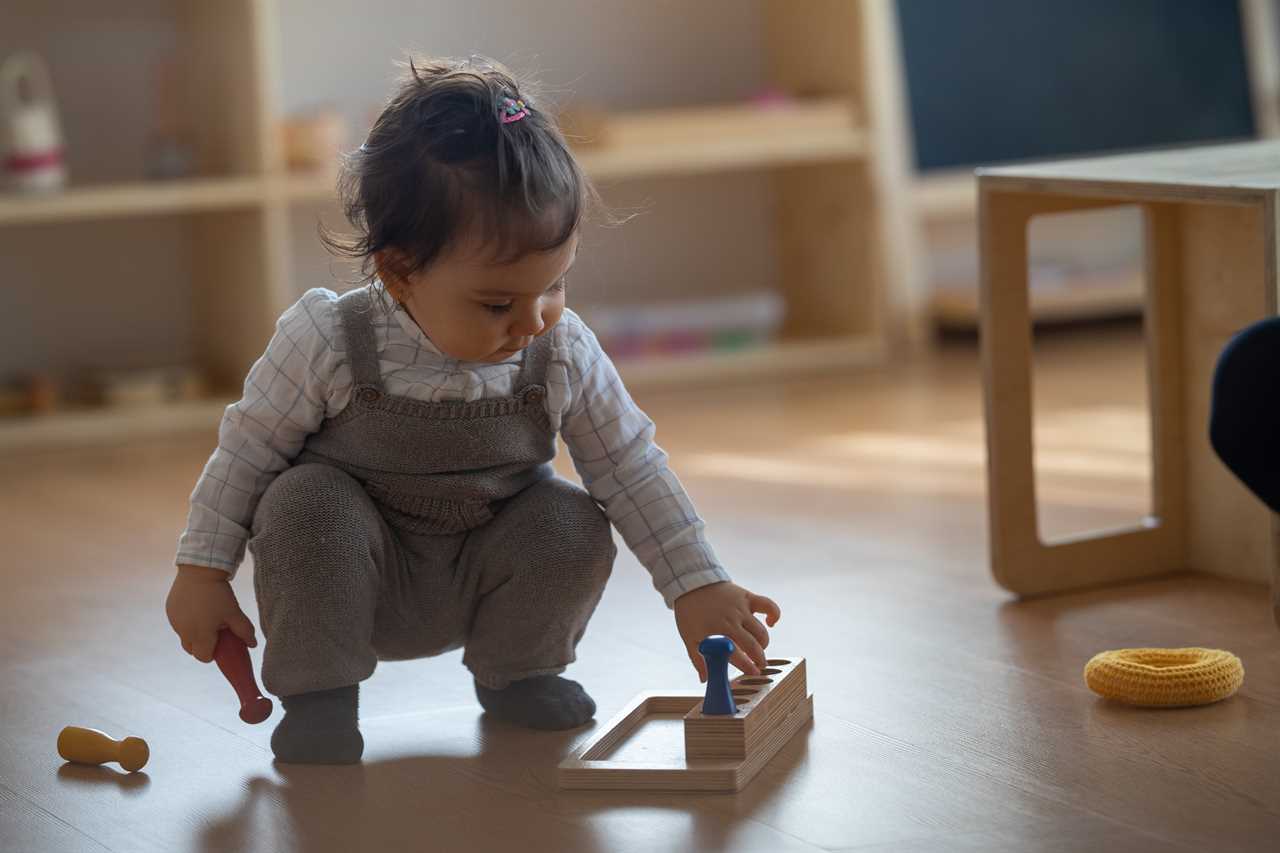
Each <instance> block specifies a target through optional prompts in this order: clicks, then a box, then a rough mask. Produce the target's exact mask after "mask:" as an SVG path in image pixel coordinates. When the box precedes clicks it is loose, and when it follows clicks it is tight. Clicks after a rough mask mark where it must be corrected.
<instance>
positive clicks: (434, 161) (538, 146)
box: [321, 58, 594, 281]
mask: <svg viewBox="0 0 1280 853" xmlns="http://www.w3.org/2000/svg"><path fill="white" fill-rule="evenodd" d="M508 98H510V99H512V100H515V101H523V102H524V103H525V104H526V105H527V109H526V115H525V116H524V117H523V118H521V119H520V120H519V121H512V122H509V123H505V124H504V123H503V122H502V120H501V115H502V112H503V109H504V106H505V105H506V103H507V99H508ZM338 189H339V193H340V195H341V198H342V205H343V210H344V212H345V213H346V215H347V219H348V220H349V221H350V223H351V225H352V226H353V227H354V228H355V229H356V233H355V234H353V235H334V234H331V233H328V232H325V231H322V234H321V239H322V240H323V241H324V242H325V244H326V245H327V246H328V247H329V248H330V249H331V250H332V251H334V252H335V253H337V254H340V255H343V256H345V257H349V258H353V259H358V260H360V262H361V272H362V274H363V276H364V280H365V281H369V280H372V279H373V277H374V276H375V275H376V268H375V255H376V254H377V253H379V252H382V251H383V250H393V252H392V255H393V256H394V257H395V258H396V267H395V268H394V269H393V272H394V273H395V274H396V275H399V276H402V277H403V276H408V275H410V274H412V273H415V272H418V271H420V270H423V269H425V268H426V267H427V266H429V265H430V264H431V262H432V261H434V260H436V259H437V258H438V257H439V256H440V254H441V253H442V252H443V251H445V249H446V248H447V247H448V245H449V244H450V243H451V242H452V241H453V240H454V239H456V238H457V237H459V236H460V235H461V234H462V233H464V231H465V230H466V229H469V228H472V227H478V228H480V229H481V231H480V233H481V234H482V235H483V238H484V241H485V243H486V245H488V246H491V247H492V249H493V253H494V259H495V262H506V261H512V260H515V259H517V258H519V257H521V256H523V255H525V254H527V253H530V252H539V251H549V250H551V249H555V248H558V247H559V246H561V245H563V244H564V243H565V242H566V241H567V240H569V238H570V237H571V236H572V235H573V233H574V231H575V230H576V229H577V227H578V225H579V223H580V221H581V220H582V218H583V216H584V213H585V209H586V207H587V205H588V203H589V201H590V199H591V198H593V197H594V190H593V189H592V187H591V184H590V182H589V181H588V180H587V178H586V176H585V175H584V174H583V172H582V169H581V167H579V165H578V162H577V161H576V160H575V159H574V157H573V154H572V152H570V150H569V147H568V145H567V144H566V143H565V140H564V137H563V136H562V135H561V133H560V130H559V128H558V127H557V126H556V123H555V120H554V119H553V118H552V116H551V115H549V114H547V113H546V112H544V111H543V110H542V109H540V108H539V105H538V103H537V102H536V101H533V100H531V98H530V96H529V94H528V93H526V92H523V91H522V90H521V88H520V86H519V85H518V84H517V82H516V80H515V78H514V77H513V76H512V75H511V74H510V73H509V72H508V71H507V70H506V69H504V68H502V66H500V65H498V64H497V63H494V62H490V61H489V60H484V59H475V58H473V59H470V60H465V61H459V60H449V59H427V60H413V59H411V60H409V61H408V63H407V64H406V73H405V75H404V77H403V78H402V79H401V81H400V84H399V87H398V88H397V90H396V92H395V94H394V95H393V96H392V97H391V100H390V101H389V102H388V103H387V106H386V107H385V108H384V109H383V111H382V113H381V115H379V116H378V118H377V120H376V121H375V122H374V124H373V128H372V129H371V130H370V131H369V136H368V138H367V139H366V140H365V143H364V144H363V145H361V146H360V148H359V149H358V150H356V151H354V152H352V153H350V154H349V155H347V156H346V157H345V158H344V161H343V167H342V171H341V174H340V177H339V183H338Z"/></svg>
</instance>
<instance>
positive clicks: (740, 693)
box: [733, 687, 760, 699]
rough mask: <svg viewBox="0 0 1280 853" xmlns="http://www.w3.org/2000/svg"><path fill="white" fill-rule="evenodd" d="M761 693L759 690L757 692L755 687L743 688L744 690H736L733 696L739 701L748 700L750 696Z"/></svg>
mask: <svg viewBox="0 0 1280 853" xmlns="http://www.w3.org/2000/svg"><path fill="white" fill-rule="evenodd" d="M759 692H760V691H759V690H756V689H755V688H754V687H743V688H739V689H735V690H734V691H733V695H734V697H735V698H738V699H745V698H747V697H748V696H754V695H755V694H757V693H759Z"/></svg>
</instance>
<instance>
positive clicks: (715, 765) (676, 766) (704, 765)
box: [559, 658, 813, 792]
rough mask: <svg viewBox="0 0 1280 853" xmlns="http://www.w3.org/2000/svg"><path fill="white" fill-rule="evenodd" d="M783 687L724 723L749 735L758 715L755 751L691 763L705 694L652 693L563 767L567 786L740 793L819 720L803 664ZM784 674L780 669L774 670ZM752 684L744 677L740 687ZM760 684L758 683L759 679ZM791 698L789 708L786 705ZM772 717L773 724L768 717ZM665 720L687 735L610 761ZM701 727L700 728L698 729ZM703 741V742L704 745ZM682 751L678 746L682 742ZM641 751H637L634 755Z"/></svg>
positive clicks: (794, 666) (791, 669)
mask: <svg viewBox="0 0 1280 853" xmlns="http://www.w3.org/2000/svg"><path fill="white" fill-rule="evenodd" d="M784 669H785V670H786V672H785V673H783V674H782V678H780V679H779V682H780V684H776V685H775V684H769V685H767V689H765V690H758V692H759V694H760V695H759V696H756V697H754V699H753V701H752V702H751V703H750V704H744V705H743V706H742V707H740V708H739V711H738V713H737V714H734V715H726V716H725V717H724V718H722V722H723V723H724V724H725V726H726V728H727V729H734V728H736V729H738V730H742V729H743V728H744V725H746V726H748V727H749V722H750V719H751V716H752V712H753V711H755V710H756V709H759V711H760V713H759V715H757V718H758V719H762V720H763V721H764V725H762V726H757V727H756V728H757V730H758V733H757V734H756V735H754V736H752V737H750V740H749V746H748V748H746V749H745V750H742V751H740V754H739V755H738V756H737V757H730V756H728V755H726V756H723V757H720V756H717V757H707V758H688V757H687V756H686V754H685V752H686V749H685V747H687V746H688V732H689V729H688V728H687V726H688V725H689V722H690V720H694V721H701V720H703V719H706V718H704V717H703V716H702V714H701V705H702V701H703V694H701V693H665V692H659V691H649V692H645V693H641V694H639V695H637V696H636V697H635V698H634V699H632V700H631V702H630V703H629V704H628V705H627V706H626V707H625V708H623V709H622V711H620V712H619V713H618V714H617V716H615V717H614V718H613V719H612V720H610V721H609V722H608V723H607V724H606V725H605V726H603V727H602V728H601V730H600V731H599V732H597V733H596V734H594V735H593V736H592V737H590V738H588V739H587V740H586V741H585V742H583V743H582V745H581V746H579V747H578V748H577V749H576V750H574V752H573V754H572V755H570V756H569V757H568V758H566V759H565V760H564V761H562V762H561V763H560V768H559V782H560V787H561V788H564V789H569V790H628V791H719V792H734V791H740V790H742V789H743V787H745V786H746V784H747V783H748V782H750V781H751V780H752V779H753V778H754V777H755V776H756V774H757V773H759V772H760V770H761V769H763V767H764V766H765V764H767V763H768V762H769V760H770V759H772V758H773V756H775V755H776V754H777V753H778V751H779V750H781V749H782V747H783V745H784V744H785V743H787V741H789V740H790V739H791V737H792V736H793V735H794V734H795V733H796V732H798V731H799V730H800V729H801V728H802V727H803V726H804V725H805V723H807V722H808V721H809V720H810V719H812V718H813V697H812V696H806V695H805V684H804V660H803V658H799V659H796V661H795V662H794V663H791V662H788V665H787V666H786V667H785V668H784ZM773 671H775V672H777V671H778V670H773ZM745 681H749V679H746V678H743V677H739V678H738V679H736V680H735V682H734V684H735V685H740V684H741V683H742V682H745ZM757 681H758V680H757ZM784 685H785V688H784V689H780V690H778V691H777V692H778V701H768V700H769V699H770V698H771V697H770V695H769V694H770V693H771V692H773V691H772V690H771V689H768V688H774V687H779V688H783V687H784ZM784 697H786V704H787V705H789V706H790V707H785V706H783V704H782V701H783V700H784ZM766 714H767V719H765V715H766ZM658 718H668V719H672V720H673V721H674V718H683V724H684V726H685V728H684V736H683V737H681V738H675V737H667V738H666V739H665V741H666V743H665V744H660V746H665V749H661V748H660V749H659V750H658V751H657V754H649V753H646V752H645V751H644V750H639V752H640V753H641V754H642V755H643V757H644V760H628V759H627V758H626V757H625V754H624V755H623V756H619V757H611V756H613V755H614V754H615V753H617V752H619V750H620V748H621V747H623V746H624V745H625V744H627V742H628V741H629V739H630V738H631V737H632V736H633V735H636V734H637V733H638V732H639V730H640V729H641V728H643V727H644V726H645V725H646V723H648V722H650V721H653V720H656V719H658ZM695 725H698V723H695ZM697 739H698V740H699V741H700V740H701V738H700V737H698V738H697ZM677 740H678V741H680V742H681V745H680V746H676V745H675V742H676V741H677ZM633 751H634V750H633Z"/></svg>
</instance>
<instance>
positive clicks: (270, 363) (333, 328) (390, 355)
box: [177, 287, 729, 606]
mask: <svg viewBox="0 0 1280 853" xmlns="http://www.w3.org/2000/svg"><path fill="white" fill-rule="evenodd" d="M373 292H374V294H375V297H374V298H375V300H377V301H380V303H381V305H382V307H385V308H387V310H385V311H374V312H372V314H371V318H370V319H371V322H372V324H373V331H374V339H375V342H376V346H377V349H378V360H379V364H380V366H381V368H382V381H383V384H384V386H385V388H386V391H387V393H389V394H395V395H400V396H406V397H412V398H414V399H416V400H425V401H439V400H464V401H471V400H479V399H485V398H490V397H504V396H509V395H510V394H512V393H513V391H514V389H513V387H512V385H513V383H514V381H515V378H516V375H517V373H518V372H519V369H520V355H519V354H516V355H514V356H512V357H511V358H510V359H508V360H506V361H503V362H499V363H497V364H478V363H471V362H459V361H458V360H457V359H453V358H449V357H448V356H445V355H443V354H442V353H441V352H440V351H439V350H438V349H436V347H435V346H434V345H433V344H432V343H431V341H430V340H429V339H428V338H427V336H426V335H424V334H423V333H422V330H421V329H419V328H418V326H417V324H416V323H414V321H413V319H412V318H411V317H410V316H409V315H408V313H407V312H405V311H396V310H394V308H393V306H392V305H391V304H390V303H389V301H388V300H387V297H386V296H385V295H384V294H383V293H382V289H381V288H378V287H375V288H373ZM337 298H338V295H337V294H336V293H334V292H333V291H331V290H324V289H320V288H317V289H313V290H309V291H307V292H306V293H305V294H303V296H302V298H301V299H299V300H298V301H297V302H296V303H295V304H294V305H293V306H292V307H290V308H289V309H288V310H287V311H285V313H284V314H283V315H282V316H281V317H280V320H279V322H278V323H277V324H276V331H275V334H274V335H273V336H272V338H271V342H270V343H269V344H268V345H267V350H266V352H265V353H264V354H263V355H262V357H261V358H259V359H258V360H257V362H255V363H254V365H253V367H252V368H251V369H250V370H249V375H248V377H247V378H246V379H245V383H244V396H243V397H242V398H241V399H240V400H239V401H237V402H235V403H233V404H231V405H230V406H228V407H227V409H226V412H225V414H224V415H223V417H222V423H221V425H220V427H219V430H218V448H217V449H216V450H215V451H214V452H213V455H212V456H210V457H209V461H208V463H207V464H206V465H205V467H204V472H203V473H202V474H201V475H200V479H199V480H198V481H197V482H196V486H195V490H194V491H193V492H192V494H191V511H190V514H189V515H188V518H187V529H186V530H185V531H183V533H182V537H181V539H180V540H179V542H178V556H177V562H178V563H179V564H190V565H197V566H213V567H216V568H220V569H225V570H227V571H229V572H231V573H234V572H235V570H236V568H237V567H238V566H239V565H240V561H241V560H242V559H243V558H244V551H245V543H246V541H247V540H248V538H249V535H250V533H249V529H250V525H251V524H252V520H253V513H254V509H255V508H256V507H257V504H258V499H259V498H260V497H261V496H262V493H263V492H264V491H266V488H267V486H268V485H269V484H270V483H271V481H272V480H273V479H274V478H275V477H276V475H277V474H279V473H280V472H281V471H283V470H284V469H285V468H287V467H288V466H289V464H290V461H291V460H292V459H293V458H294V457H295V456H297V455H298V453H299V452H300V451H301V450H302V446H303V443H304V442H305V441H306V439H307V436H309V435H311V434H312V433H313V432H316V431H317V430H318V429H319V428H320V425H321V423H322V422H323V421H324V419H325V418H328V417H333V416H334V415H336V414H338V412H341V411H342V410H343V409H344V408H345V407H346V405H347V402H348V400H350V398H351V390H352V386H353V384H354V378H353V375H352V371H351V364H350V362H349V361H348V360H347V353H346V346H345V343H344V339H343V338H344V336H343V335H342V332H341V328H340V324H339V320H338V312H337V309H336V306H335V302H336V300H337ZM547 334H549V335H551V345H552V354H551V359H550V362H549V364H548V366H547V397H546V407H547V413H548V415H549V416H550V418H551V423H552V425H553V426H554V427H555V428H556V429H557V430H558V431H559V433H560V435H561V436H562V437H563V438H564V442H565V445H566V446H567V447H568V448H569V454H570V456H571V457H572V458H573V464H574V467H575V468H576V469H577V471H578V475H579V476H580V477H581V478H582V482H583V485H584V486H586V488H587V491H589V492H590V493H591V495H592V497H594V498H595V499H596V500H597V501H599V502H600V503H601V504H602V505H603V506H604V509H605V513H606V514H607V515H608V517H609V519H610V521H612V522H613V524H614V526H615V527H617V529H618V531H619V532H620V533H621V534H622V537H623V539H624V540H625V541H626V543H627V545H628V546H629V547H630V548H631V550H632V551H633V552H634V553H635V555H636V558H637V559H638V560H639V561H640V562H641V563H642V564H643V565H644V566H645V567H646V568H647V569H648V570H649V572H650V573H651V574H652V575H653V584H654V586H655V587H656V588H657V590H658V591H659V592H660V593H662V597H663V600H664V601H666V603H667V605H668V606H671V604H672V603H673V602H674V601H675V599H676V598H678V597H679V596H680V595H681V594H683V593H685V592H688V591H689V590H692V589H696V588H698V587H701V586H705V585H707V584H710V583H715V582H717V581H723V580H728V579H729V576H728V574H727V573H726V572H725V570H724V568H723V567H721V565H720V563H719V561H718V560H717V558H716V555H715V553H714V551H713V550H712V549H711V546H710V544H708V542H707V541H706V538H705V536H704V534H703V522H702V519H701V518H699V517H698V514H697V513H696V512H695V510H694V508H693V505H692V503H691V502H690V500H689V496H688V495H687V494H686V493H685V490H684V487H683V486H682V485H681V484H680V481H679V480H678V479H677V478H676V475H675V474H674V473H672V471H671V469H670V468H668V467H667V455H666V453H665V452H663V450H662V448H660V447H658V445H656V444H655V443H654V441H653V437H654V427H653V421H651V420H650V419H649V418H648V416H647V415H645V413H644V412H643V411H641V410H640V408H639V407H638V406H636V404H635V402H634V401H633V400H632V399H631V396H630V395H629V394H628V393H627V390H626V388H625V387H624V386H623V384H622V380H621V379H620V378H619V377H618V373H617V370H615V369H614V366H613V363H612V362H611V361H610V360H609V358H608V356H606V355H605V353H604V351H603V350H602V349H601V348H600V344H599V343H598V342H597V341H596V337H595V335H594V334H592V332H591V330H590V329H588V328H587V327H586V325H585V324H584V323H583V322H582V320H581V319H580V318H579V317H578V315H576V314H574V313H573V312H572V311H568V310H566V311H565V312H564V315H563V316H562V317H561V319H560V322H559V323H558V324H557V325H556V326H555V328H554V329H552V330H551V331H550V332H548V333H547Z"/></svg>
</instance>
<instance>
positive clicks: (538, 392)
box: [524, 385, 547, 403]
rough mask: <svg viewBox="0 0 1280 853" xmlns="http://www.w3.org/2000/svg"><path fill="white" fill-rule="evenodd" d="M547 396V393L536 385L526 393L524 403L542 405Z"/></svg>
mask: <svg viewBox="0 0 1280 853" xmlns="http://www.w3.org/2000/svg"><path fill="white" fill-rule="evenodd" d="M546 396H547V392H546V391H544V390H543V389H541V388H539V387H538V386H536V385H535V386H534V387H532V388H529V389H527V390H526V391H525V392H524V401H525V402H526V403H541V402H542V400H543V398H544V397H546Z"/></svg>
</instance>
